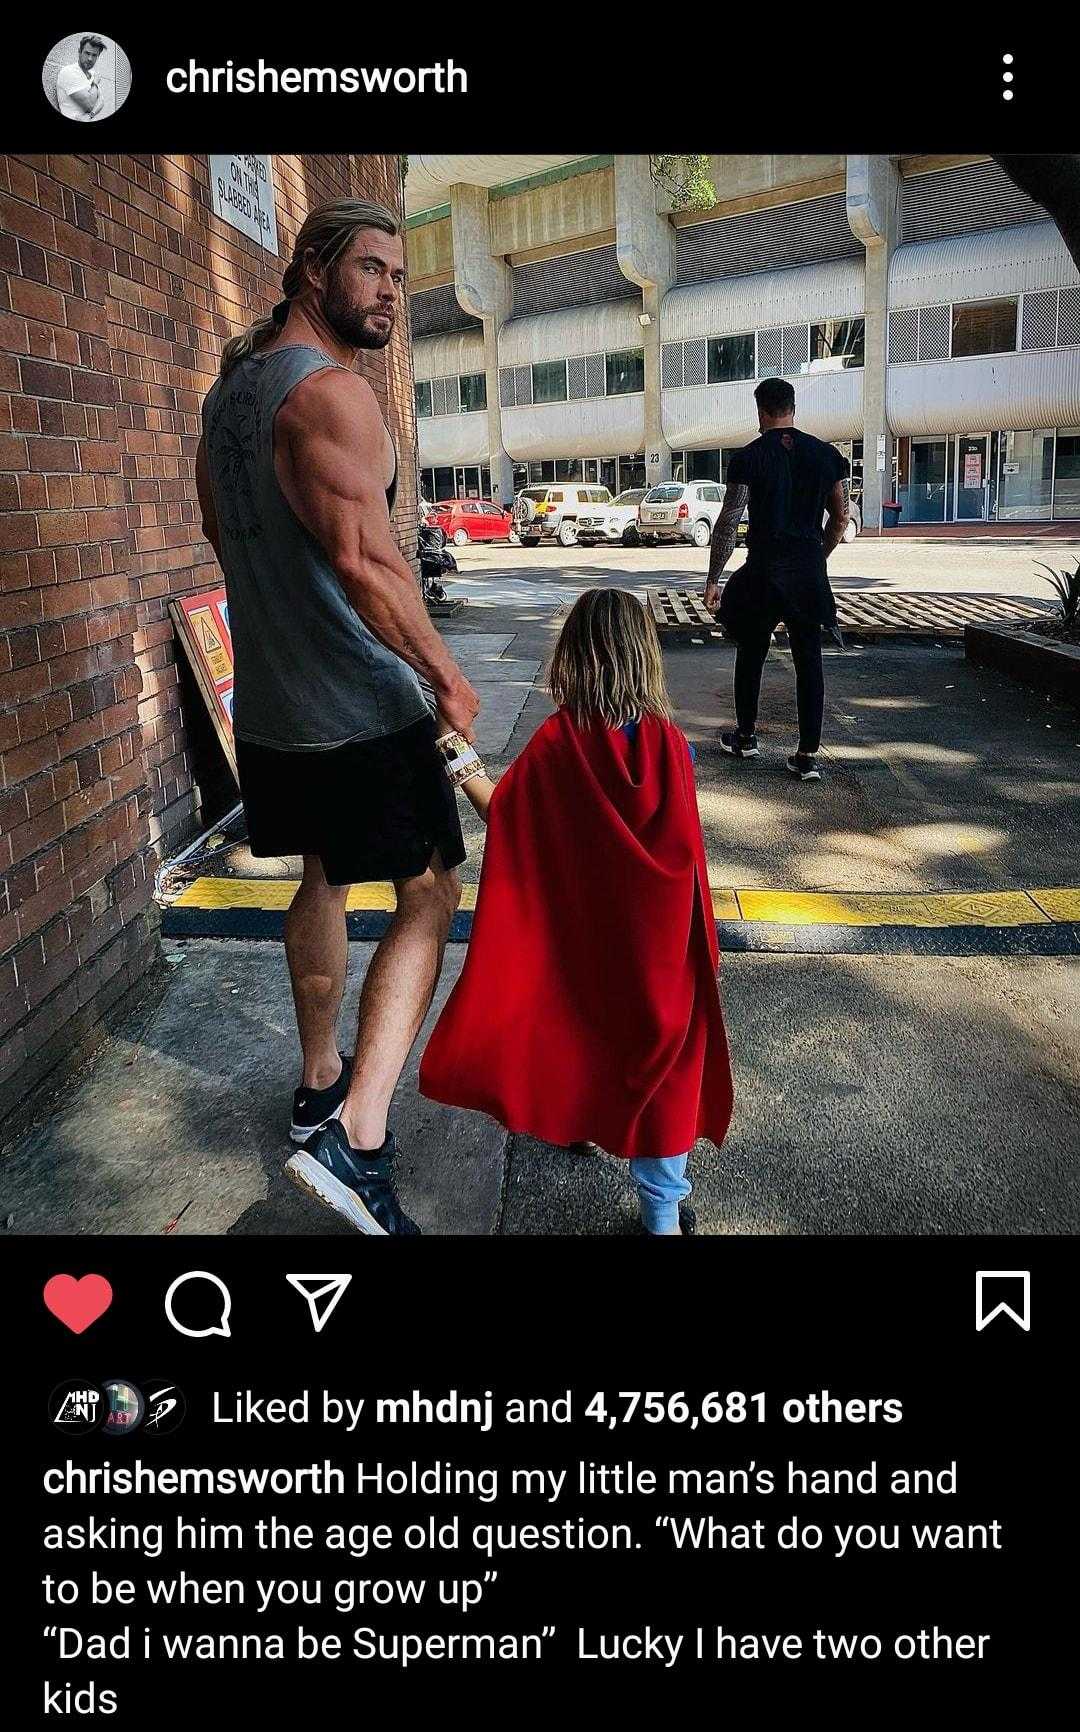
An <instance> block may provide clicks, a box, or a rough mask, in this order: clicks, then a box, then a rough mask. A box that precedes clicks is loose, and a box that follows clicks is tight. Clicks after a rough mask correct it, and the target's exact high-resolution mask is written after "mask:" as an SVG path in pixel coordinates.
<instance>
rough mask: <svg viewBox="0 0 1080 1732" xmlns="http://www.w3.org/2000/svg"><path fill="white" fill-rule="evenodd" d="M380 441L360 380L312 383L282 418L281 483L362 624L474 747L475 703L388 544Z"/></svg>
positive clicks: (330, 375)
mask: <svg viewBox="0 0 1080 1732" xmlns="http://www.w3.org/2000/svg"><path fill="white" fill-rule="evenodd" d="M385 437H386V435H385V429H384V427H383V421H382V416H381V415H380V414H379V409H378V405H377V403H376V401H375V394H374V392H373V391H372V389H371V386H370V385H369V384H367V382H366V381H365V380H363V379H360V378H359V377H358V376H357V375H356V374H355V373H348V372H344V371H342V370H340V369H337V368H334V369H332V370H331V369H328V370H327V371H326V372H324V373H316V374H313V375H311V376H310V377H309V378H308V379H305V380H304V381H303V382H302V383H301V384H300V385H298V386H297V387H296V389H295V390H294V391H293V392H292V393H291V394H290V396H289V397H288V398H287V399H286V400H285V402H284V404H283V405H282V407H281V409H280V410H279V411H278V415H277V419H276V422H275V425H274V459H275V468H276V472H277V477H278V480H279V482H280V483H281V487H282V490H283V492H284V494H285V497H286V499H287V500H288V501H289V504H290V505H291V506H292V508H293V510H294V511H295V513H296V515H297V517H298V518H299V519H300V521H301V523H302V524H303V525H304V527H305V528H306V529H307V530H308V531H309V532H310V533H311V534H312V535H313V536H314V537H315V539H316V541H318V543H319V544H320V546H321V547H322V548H323V550H324V552H325V554H326V556H327V558H328V559H329V561H330V563H331V565H332V566H333V568H334V571H335V573H336V575H337V579H338V582H339V583H340V584H341V587H342V589H343V590H344V591H345V594H346V596H347V597H348V599H349V601H350V602H351V604H352V606H353V607H354V608H355V609H356V612H357V613H358V614H359V615H360V618H361V619H362V620H363V621H364V624H365V625H366V626H367V627H368V628H369V629H370V630H371V631H372V632H374V634H375V636H376V637H377V638H379V639H380V640H381V641H382V642H383V643H384V644H386V646H387V647H388V648H389V649H392V650H393V651H394V653H395V654H396V655H399V656H400V657H401V658H402V660H403V661H405V662H408V664H409V666H410V667H411V668H414V669H415V671H416V672H417V673H418V674H420V675H422V676H423V678H425V679H426V680H427V681H428V682H429V684H430V685H431V686H432V688H433V690H434V692H435V696H436V699H437V701H438V705H439V711H440V713H441V714H442V715H443V716H444V717H445V718H446V720H447V721H448V722H449V723H450V724H451V726H453V727H455V728H458V729H460V731H461V732H462V733H464V734H466V735H467V737H469V738H471V737H472V734H471V727H472V722H473V720H474V718H475V716H476V713H477V711H478V710H479V708H480V703H479V699H478V698H477V696H476V693H475V692H474V691H473V688H472V687H471V686H470V685H469V683H468V681H467V680H466V679H465V676H464V675H463V674H462V672H461V670H460V668H459V667H458V666H457V663H456V662H455V661H454V659H453V657H452V656H451V655H450V653H449V651H448V650H447V648H446V646H445V644H444V643H443V641H442V638H441V637H440V636H439V634H438V632H437V631H436V629H435V627H434V626H433V625H432V623H431V621H430V619H429V618H428V615H427V610H426V608H425V607H424V604H423V601H422V600H421V597H420V591H419V589H418V587H417V584H416V579H415V578H414V577H413V574H412V572H411V571H410V569H409V567H408V565H407V564H406V562H405V560H404V559H403V558H402V556H401V554H400V552H399V551H398V547H397V544H396V542H395V541H394V536H393V531H392V530H391V527H390V517H389V514H388V512H387V509H386V493H385V491H384V487H383V475H382V458H383V453H384V450H385Z"/></svg>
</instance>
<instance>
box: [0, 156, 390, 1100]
mask: <svg viewBox="0 0 1080 1732" xmlns="http://www.w3.org/2000/svg"><path fill="white" fill-rule="evenodd" d="M274 174H275V183H276V210H277V225H278V239H279V249H280V256H279V257H278V258H276V259H275V258H274V257H273V256H272V255H270V254H268V253H266V252H265V251H264V250H263V249H262V248H261V247H259V246H258V245H257V244H256V243H255V242H253V241H249V240H247V239H246V238H245V237H244V236H242V235H240V234H238V233H237V232H236V231H235V230H234V229H232V228H230V227H229V225H228V224H226V223H225V222H224V221H222V220H221V219H220V218H217V217H215V216H213V214H212V213H211V210H210V181H209V168H208V164H207V160H206V158H205V157H188V156H170V157H162V156H146V157H124V156H82V157H73V156H50V157H47V158H39V157H34V158H18V157H0V512H2V516H0V633H2V634H3V635H2V637H0V1041H2V1042H3V1046H2V1053H0V1118H2V1117H3V1115H4V1113H5V1112H6V1111H7V1110H8V1109H9V1108H10V1107H11V1105H13V1104H14V1102H15V1100H17V1098H18V1097H19V1095H20V1094H21V1093H22V1092H23V1091H24V1090H25V1089H27V1088H29V1087H31V1086H33V1084H34V1083H35V1082H37V1081H38V1080H39V1079H40V1078H41V1077H42V1076H44V1075H45V1074H46V1073H47V1072H48V1070H50V1069H51V1068H52V1066H53V1065H54V1064H55V1063H56V1062H57V1061H58V1060H59V1059H60V1058H61V1057H62V1056H63V1055H64V1053H65V1052H66V1051H67V1050H68V1049H69V1048H70V1047H71V1046H72V1045H74V1044H75V1043H76V1042H78V1041H79V1040H81V1039H82V1038H83V1037H84V1036H85V1035H86V1034H87V1033H88V1032H89V1031H91V1030H92V1028H93V1026H94V1025H95V1024H96V1023H97V1022H98V1021H99V1020H100V1017H101V1016H102V1015H103V1014H104V1013H105V1012H106V1011H107V1010H108V1009H109V1007H110V1006H111V1005H113V1004H115V1003H116V1002H117V1001H118V1000H120V999H122V998H124V997H125V995H127V994H129V993H130V991H131V990H132V989H133V988H134V987H136V986H137V984H138V983H139V981H140V980H141V978H142V977H143V976H144V975H145V974H146V972H147V970H148V969H149V968H150V967H151V966H152V963H153V961H154V958H155V955H156V921H155V918H154V914H153V906H152V901H151V896H152V888H153V874H154V870H155V867H156V864H157V863H158V861H159V860H160V859H161V858H162V857H165V856H167V855H168V854H169V853H171V852H173V851H175V850H176V848H178V847H179V846H180V845H181V844H182V843H183V842H184V841H185V840H186V839H187V838H188V837H189V836H190V835H192V834H193V833H194V832H195V830H196V829H197V827H198V823H199V817H200V808H199V791H198V787H197V785H196V783H195V780H194V776H193V766H192V763H191V757H190V753H189V750H188V742H187V737H186V732H185V721H184V712H183V706H182V703H181V686H180V676H179V668H178V663H177V656H178V654H179V653H181V652H179V651H178V648H177V646H176V644H175V642H174V636H173V629H172V624H171V621H170V618H169V613H168V602H169V600H170V599H171V598H172V597H174V596H179V595H183V594H186V593H188V592H190V591H191V590H194V589H201V588H205V587H206V586H207V585H210V584H213V583H216V582H218V581H220V578H219V574H218V571H217V567H216V565H215V563H214V560H213V555H212V553H211V551H210V549H209V547H208V546H207V545H206V543H205V542H204V541H203V539H202V535H201V532H200V528H199V517H198V508H197V504H196V499H195V488H194V458H195V448H196V445H197V442H198V435H199V409H200V404H201V400H202V397H203V395H204V393H205V392H206V390H207V389H208V388H209V386H210V384H211V383H212V381H213V379H214V377H215V375H216V372H217V365H218V357H219V355H220V351H221V347H222V344H223V342H224V341H225V340H226V338H227V337H229V336H231V335H232V334H233V333H234V332H235V331H237V330H239V329H241V328H243V327H244V326H246V325H247V324H249V323H251V322H252V320H254V319H255V318H259V317H262V316H264V315H265V313H266V312H267V311H268V310H269V308H270V307H271V306H272V305H273V303H274V302H275V301H276V300H278V299H279V298H280V281H281V273H282V270H283V269H284V266H285V263H286V262H287V259H288V256H289V252H290V250H291V244H292V239H293V236H294V235H295V233H296V230H297V228H298V227H299V225H300V223H301V222H302V220H303V218H304V216H305V215H306V213H307V211H308V210H309V209H310V208H311V206H312V205H313V204H316V203H319V202H321V201H322V200H324V199H326V198H332V197H340V196H341V195H342V194H352V195H354V196H365V197H374V198H377V199H379V200H380V201H381V202H383V203H385V204H388V205H389V206H390V207H391V208H392V209H400V192H399V186H398V178H397V177H398V159H397V158H396V157H393V156H381V157H380V156H366V157H348V156H321V157H297V156H292V157H290V156H276V157H275V158H274ZM363 365H364V371H365V373H366V376H367V377H368V378H370V380H371V383H372V385H373V386H374V388H375V390H376V393H377V394H378V396H379V399H380V402H381V403H382V406H383V409H384V413H385V414H386V416H387V420H388V422H389V425H390V427H391V431H392V432H393V434H394V437H395V440H396V442H397V444H398V449H399V452H400V458H401V465H400V467H401V477H400V491H399V502H398V507H397V512H396V528H397V532H398V538H399V541H400V544H401V546H402V550H403V552H405V553H406V555H407V557H409V558H414V557H415V550H416V488H415V456H414V453H415V424H414V420H413V397H412V362H411V353H410V348H409V343H408V333H407V330H406V329H404V328H402V329H400V330H399V332H398V333H397V334H396V336H395V339H394V342H393V344H392V345H391V347H390V349H389V350H388V351H386V353H385V354H382V355H374V354H372V355H369V356H365V357H364V361H363Z"/></svg>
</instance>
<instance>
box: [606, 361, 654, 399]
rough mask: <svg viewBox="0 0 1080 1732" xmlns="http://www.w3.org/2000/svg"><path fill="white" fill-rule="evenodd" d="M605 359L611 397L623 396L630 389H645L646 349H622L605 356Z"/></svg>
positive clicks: (608, 391) (608, 392) (608, 390)
mask: <svg viewBox="0 0 1080 1732" xmlns="http://www.w3.org/2000/svg"><path fill="white" fill-rule="evenodd" d="M605 361H606V365H607V394H608V396H609V397H622V396H625V395H626V393H627V392H629V391H644V389H645V351H644V349H620V350H618V351H617V352H616V353H615V354H613V355H607V356H605Z"/></svg>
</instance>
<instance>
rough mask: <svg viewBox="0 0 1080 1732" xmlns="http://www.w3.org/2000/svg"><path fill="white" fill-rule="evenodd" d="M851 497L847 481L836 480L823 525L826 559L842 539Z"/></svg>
mask: <svg viewBox="0 0 1080 1732" xmlns="http://www.w3.org/2000/svg"><path fill="white" fill-rule="evenodd" d="M850 497H851V486H850V483H849V482H847V481H838V482H837V483H836V486H835V487H834V488H833V490H832V492H831V493H830V494H829V500H828V511H829V521H828V522H827V523H826V525H825V529H824V533H823V535H822V542H823V545H824V548H825V558H826V559H828V557H829V555H830V553H831V552H832V550H833V548H834V547H836V546H838V544H839V543H840V542H841V541H843V539H844V531H845V529H846V528H847V526H848V518H849V517H850V515H851V511H850V506H849V503H848V501H849V500H850Z"/></svg>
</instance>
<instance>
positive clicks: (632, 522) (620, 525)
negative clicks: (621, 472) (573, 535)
mask: <svg viewBox="0 0 1080 1732" xmlns="http://www.w3.org/2000/svg"><path fill="white" fill-rule="evenodd" d="M647 491H648V489H647V488H644V487H631V488H629V489H628V490H627V491H626V492H625V493H620V494H619V496H618V498H617V499H613V500H612V502H611V504H610V505H603V506H594V507H593V508H592V509H591V511H590V513H589V516H588V517H587V518H586V517H579V518H578V539H579V541H584V540H585V538H586V537H587V536H589V537H591V538H592V539H594V540H596V541H611V542H621V544H622V545H623V547H637V545H638V543H639V542H640V540H641V536H640V534H639V533H638V506H639V505H640V504H641V501H642V500H643V499H644V497H645V494H646V492H647Z"/></svg>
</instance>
